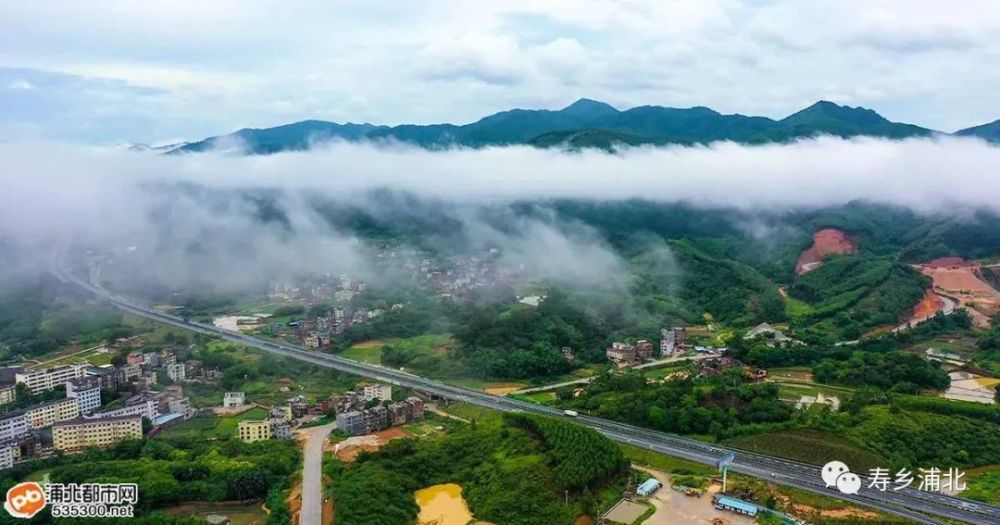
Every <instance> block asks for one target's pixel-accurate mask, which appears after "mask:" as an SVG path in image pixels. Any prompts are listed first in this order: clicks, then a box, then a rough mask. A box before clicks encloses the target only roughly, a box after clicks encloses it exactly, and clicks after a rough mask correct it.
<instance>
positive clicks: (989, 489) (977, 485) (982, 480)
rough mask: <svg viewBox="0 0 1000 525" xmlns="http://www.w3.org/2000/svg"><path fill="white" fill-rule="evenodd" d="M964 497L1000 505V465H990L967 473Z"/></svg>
mask: <svg viewBox="0 0 1000 525" xmlns="http://www.w3.org/2000/svg"><path fill="white" fill-rule="evenodd" d="M966 476H967V478H966V486H967V487H968V488H967V489H966V490H965V491H964V492H962V497H964V498H969V499H974V500H976V501H982V502H985V503H1000V465H988V466H985V467H979V468H974V469H969V470H968V471H966Z"/></svg>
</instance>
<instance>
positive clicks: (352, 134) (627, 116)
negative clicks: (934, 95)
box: [169, 98, 1000, 154]
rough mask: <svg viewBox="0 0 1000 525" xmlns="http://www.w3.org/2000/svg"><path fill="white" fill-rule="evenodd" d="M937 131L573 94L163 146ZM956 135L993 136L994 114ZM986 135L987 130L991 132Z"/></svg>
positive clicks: (823, 110)
mask: <svg viewBox="0 0 1000 525" xmlns="http://www.w3.org/2000/svg"><path fill="white" fill-rule="evenodd" d="M937 134H941V135H944V133H942V132H939V131H935V130H931V129H928V128H923V127H920V126H915V125H913V124H906V123H899V122H893V121H890V120H888V119H886V118H885V117H883V116H882V115H879V114H878V113H877V112H875V111H874V110H871V109H868V108H863V107H849V106H841V105H838V104H835V103H833V102H829V101H819V102H817V103H815V104H813V105H811V106H809V107H807V108H805V109H803V110H801V111H798V112H796V113H793V114H791V115H789V116H788V117H785V118H784V119H781V120H774V119H771V118H767V117H760V116H747V115H741V114H731V115H726V114H722V113H719V112H718V111H715V110H713V109H711V108H707V107H704V106H695V107H691V108H669V107H662V106H638V107H634V108H631V109H627V110H624V111H619V110H618V109H617V108H615V107H613V106H611V105H610V104H607V103H604V102H600V101H597V100H592V99H586V98H581V99H579V100H577V101H576V102H574V103H572V104H570V105H569V106H566V107H565V108H562V109H559V110H548V109H511V110H507V111H502V112H499V113H495V114H492V115H488V116H486V117H483V118H481V119H479V120H477V121H475V122H472V123H469V124H464V125H457V124H448V123H441V124H430V125H416V124H403V125H398V126H380V125H374V124H368V123H365V124H354V123H347V124H338V123H336V122H326V121H320V120H305V121H302V122H295V123H292V124H285V125H282V126H277V127H273V128H263V129H249V128H247V129H241V130H239V131H236V132H235V133H231V134H229V135H223V136H219V137H210V138H207V139H205V140H202V141H198V142H193V143H190V144H184V145H181V146H180V147H177V148H176V149H173V150H171V151H169V153H174V154H177V153H192V152H203V151H211V150H229V149H235V148H239V149H241V150H242V151H243V152H245V153H250V154H269V153H277V152H281V151H296V150H305V149H309V148H310V147H311V146H312V145H313V144H316V143H320V142H324V141H329V140H342V141H348V142H375V143H385V142H399V143H403V144H411V145H414V146H419V147H423V148H429V149H440V148H449V147H473V148H479V147H489V146H509V145H530V146H535V147H543V148H550V147H555V148H566V149H584V148H598V149H603V150H609V151H611V150H615V149H616V148H617V147H620V146H623V145H624V146H641V145H652V146H660V145H667V144H680V145H693V144H710V143H713V142H718V141H731V142H737V143H741V144H769V143H783V142H789V141H793V140H797V139H801V138H808V137H815V136H819V135H832V136H837V137H844V138H849V137H857V136H869V137H880V138H890V139H902V138H907V137H922V136H930V135H937ZM956 135H962V136H965V135H971V136H981V137H984V138H986V139H987V140H996V139H997V137H1000V121H998V122H994V123H993V124H987V125H984V126H978V127H975V128H969V129H967V130H962V131H960V132H957V133H956ZM991 137H992V138H991Z"/></svg>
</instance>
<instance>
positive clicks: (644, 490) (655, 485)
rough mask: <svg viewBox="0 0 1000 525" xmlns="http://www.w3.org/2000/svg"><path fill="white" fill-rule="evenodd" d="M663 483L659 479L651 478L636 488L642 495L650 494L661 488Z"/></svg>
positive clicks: (637, 492) (636, 491)
mask: <svg viewBox="0 0 1000 525" xmlns="http://www.w3.org/2000/svg"><path fill="white" fill-rule="evenodd" d="M662 486H663V484H662V483H660V482H659V481H657V480H656V479H655V478H649V479H647V480H646V481H643V482H642V483H640V484H639V487H638V488H637V489H635V493H636V494H638V495H640V496H643V497H645V496H649V495H650V494H652V493H654V492H656V491H657V490H660V487H662Z"/></svg>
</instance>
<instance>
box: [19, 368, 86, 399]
mask: <svg viewBox="0 0 1000 525" xmlns="http://www.w3.org/2000/svg"><path fill="white" fill-rule="evenodd" d="M89 366H90V365H87V364H80V365H66V366H60V367H56V368H49V369H46V370H34V371H28V370H25V371H24V372H21V373H18V374H16V375H15V381H17V382H18V383H24V384H25V385H26V386H27V387H28V389H29V390H31V393H32V394H38V393H41V392H44V391H46V390H52V389H53V388H56V387H59V388H62V387H63V385H65V384H66V382H67V381H69V380H70V379H78V378H81V377H83V376H84V375H85V374H86V373H87V368H88V367H89Z"/></svg>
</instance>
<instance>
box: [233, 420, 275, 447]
mask: <svg viewBox="0 0 1000 525" xmlns="http://www.w3.org/2000/svg"><path fill="white" fill-rule="evenodd" d="M236 430H237V432H238V434H239V437H240V441H243V442H244V443H253V442H255V441H264V440H266V439H271V422H270V421H268V420H266V419H263V420H260V421H255V420H243V421H240V424H239V425H238V426H237V427H236Z"/></svg>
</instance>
